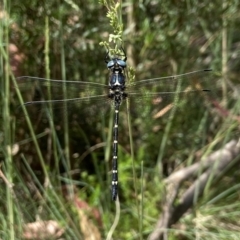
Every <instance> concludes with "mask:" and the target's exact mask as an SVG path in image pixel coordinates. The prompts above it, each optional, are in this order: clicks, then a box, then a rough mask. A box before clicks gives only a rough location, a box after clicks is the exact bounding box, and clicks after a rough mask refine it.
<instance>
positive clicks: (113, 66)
mask: <svg viewBox="0 0 240 240" xmlns="http://www.w3.org/2000/svg"><path fill="white" fill-rule="evenodd" d="M122 51H123V55H118V56H113V57H111V56H110V55H109V52H108V53H107V55H106V56H105V63H106V65H107V68H108V69H109V72H110V74H109V81H108V84H102V83H97V82H85V81H70V80H68V81H63V80H53V79H46V78H39V77H32V76H22V77H18V80H21V81H23V82H24V80H26V81H28V82H29V83H30V84H32V85H33V84H36V85H37V86H38V87H39V89H40V88H43V87H45V88H46V87H47V86H49V84H50V86H51V88H50V89H51V90H50V91H51V96H53V97H55V98H54V99H41V100H34V101H28V102H25V103H24V105H25V106H31V105H43V104H52V105H53V106H55V105H60V106H62V105H63V104H66V105H67V106H68V105H69V104H76V105H78V104H82V103H86V102H88V103H90V105H91V104H93V105H97V106H98V105H99V104H103V103H106V104H108V103H107V102H110V105H111V106H112V107H113V109H114V125H113V148H112V149H113V150H112V182H111V197H112V200H113V201H115V200H116V199H117V197H118V126H119V110H120V106H121V105H122V103H123V102H126V100H129V101H130V102H131V101H136V100H137V104H141V101H142V99H145V98H147V99H150V98H151V99H152V98H157V99H160V100H161V101H163V102H166V103H167V102H172V103H173V102H174V101H175V100H174V99H175V98H176V96H178V98H181V97H186V96H188V95H190V94H191V95H193V96H195V94H199V93H200V94H203V93H209V92H211V89H209V88H208V87H206V86H208V85H209V84H211V83H209V82H208V76H209V74H210V72H211V71H212V70H211V69H203V70H198V71H193V72H188V73H184V74H180V75H173V76H167V77H157V78H151V79H144V80H140V81H134V82H131V83H129V82H127V81H126V68H127V56H126V53H125V52H124V50H122ZM63 84H66V88H67V90H66V91H67V95H68V96H71V97H70V98H67V99H65V98H64V97H63V96H64V94H63V88H62V85H63ZM179 86H181V87H179ZM152 89H154V90H152ZM45 97H46V96H45Z"/></svg>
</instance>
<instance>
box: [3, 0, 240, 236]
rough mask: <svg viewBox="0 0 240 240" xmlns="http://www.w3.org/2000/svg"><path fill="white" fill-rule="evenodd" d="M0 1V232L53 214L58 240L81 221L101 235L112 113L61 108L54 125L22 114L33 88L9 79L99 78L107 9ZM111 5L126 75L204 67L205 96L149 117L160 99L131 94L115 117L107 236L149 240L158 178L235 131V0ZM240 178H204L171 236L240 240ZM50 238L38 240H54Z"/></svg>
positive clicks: (157, 206)
mask: <svg viewBox="0 0 240 240" xmlns="http://www.w3.org/2000/svg"><path fill="white" fill-rule="evenodd" d="M109 2H110V3H109V6H112V7H114V6H116V4H117V1H116V4H115V3H114V2H113V1H109ZM0 7H1V10H0V21H1V24H0V46H1V48H0V49H1V54H0V74H1V78H0V79H1V103H0V104H1V109H2V111H1V117H0V122H1V129H0V142H1V146H0V150H1V152H0V160H1V179H0V184H1V188H0V189H1V190H0V191H1V192H0V195H1V199H0V209H1V215H0V238H1V239H37V238H36V237H35V238H34V236H32V238H31V237H29V238H27V236H26V232H28V231H30V230H29V229H28V228H27V227H26V226H28V225H26V224H27V223H31V222H32V223H34V222H37V221H40V220H46V221H47V220H54V221H56V222H58V224H60V228H61V229H64V233H63V234H62V239H88V238H87V236H86V233H85V230H84V229H85V228H89V229H90V226H92V227H93V229H95V230H91V232H92V234H93V236H94V237H95V238H92V239H105V238H106V236H107V235H108V234H109V229H110V227H111V225H112V223H113V221H114V218H115V203H114V202H112V201H111V193H110V185H111V150H112V142H111V135H112V127H111V126H112V121H113V117H112V114H111V112H108V113H107V114H102V113H105V110H101V109H104V108H97V109H96V108H95V109H94V108H91V106H89V105H88V104H86V106H82V108H79V109H72V111H71V110H70V111H69V113H70V114H64V113H65V112H64V111H62V110H59V109H56V110H53V111H54V121H53V122H49V121H47V120H46V118H44V116H43V115H41V113H40V112H36V111H34V110H33V111H32V112H31V111H29V121H28V120H27V116H26V113H24V111H23V109H22V107H21V106H20V105H21V104H22V102H21V101H22V100H21V97H22V98H23V101H25V102H26V101H29V99H31V97H32V95H33V92H31V91H30V89H29V88H24V84H23V88H20V92H18V88H17V87H16V82H15V80H14V77H19V76H25V75H28V76H36V77H43V78H51V79H67V80H81V81H89V82H99V83H107V81H108V77H109V72H108V69H107V68H106V64H105V62H104V58H105V55H106V49H105V48H104V47H103V46H101V45H100V44H99V43H100V42H102V41H107V42H108V39H109V35H110V34H114V32H113V31H114V29H112V27H111V26H110V20H109V18H108V17H107V12H108V9H107V7H106V6H104V5H103V4H100V3H98V2H97V1H77V0H76V1H72V0H65V1H59V0H58V1H56V0H49V1H35V0H32V1H24V0H23V1H7V0H4V1H3V2H1V3H0ZM118 12H119V14H120V16H121V18H122V19H121V21H122V23H123V35H122V39H123V47H124V49H125V51H126V54H127V57H128V66H129V67H131V68H134V70H135V81H138V80H142V79H147V78H154V77H160V76H168V75H174V74H180V73H184V72H190V71H194V70H199V69H209V68H211V69H213V73H212V74H211V77H210V78H209V83H208V84H209V88H211V89H213V91H212V93H211V94H210V95H209V98H205V97H203V96H193V97H191V98H189V99H188V100H185V101H181V103H180V104H178V106H177V108H172V109H170V110H168V111H167V113H165V114H162V115H161V116H160V117H154V116H156V115H155V114H157V113H159V112H160V111H161V108H160V106H158V105H157V104H154V103H153V102H151V101H150V100H149V101H148V102H147V103H146V102H145V103H142V102H141V100H139V101H140V103H139V104H140V109H138V108H136V109H135V110H134V111H133V112H132V113H131V114H130V119H131V121H130V123H131V124H129V115H128V112H127V111H126V109H125V108H124V107H123V109H122V112H121V113H120V127H119V145H120V146H119V174H120V180H119V181H120V187H119V188H120V189H119V198H120V203H121V211H120V220H119V223H118V226H117V228H116V229H115V232H114V234H113V239H147V237H148V236H149V234H150V233H151V232H152V231H153V229H154V226H155V224H156V222H157V219H158V218H159V215H161V212H162V207H163V205H164V201H166V199H164V198H165V197H166V196H167V194H166V189H165V186H164V179H166V178H168V177H169V176H171V174H172V173H174V172H175V171H177V170H180V169H184V168H186V167H187V166H191V165H192V164H194V163H197V162H199V161H200V160H201V157H202V156H207V155H209V154H210V153H212V152H214V151H217V150H219V149H221V148H222V147H224V145H225V144H226V143H227V142H229V141H230V140H233V139H237V138H238V133H239V126H238V125H239V124H238V123H239V99H238V96H239V78H238V75H239V65H240V63H239V60H240V58H239V49H240V29H239V24H240V21H239V20H240V18H239V12H240V6H239V2H238V1H234V0H230V1H216V0H215V1H211V2H209V1H205V0H204V1H124V2H122V8H120V10H118ZM119 19H120V18H119ZM110 46H111V47H114V43H110ZM22 83H23V82H21V81H17V84H20V85H21V84H22ZM144 105H145V106H144ZM129 129H130V131H129ZM129 136H130V138H131V139H132V140H133V148H132V146H131V144H130V142H131V141H130V140H129V139H130V138H129ZM200 174H201V173H200ZM239 174H240V171H239V165H234V167H233V168H229V171H227V172H226V173H224V175H223V176H222V177H221V178H220V179H219V181H221V184H216V183H212V182H211V181H210V182H209V186H208V188H207V190H206V191H204V194H203V195H202V196H199V197H198V198H197V199H195V202H194V207H193V209H191V210H192V211H190V212H188V214H186V215H184V216H183V217H182V218H181V219H180V221H179V222H178V223H177V224H176V225H174V226H173V228H172V230H171V231H170V232H169V235H168V239H210V238H211V239H239V230H240V225H239V220H238V219H239V217H240V212H239V211H240V207H239V204H238V201H239V186H238V185H239ZM192 182H193V179H188V181H187V182H186V183H185V184H183V185H182V186H181V187H180V188H179V193H180V194H181V193H183V192H184V191H185V190H186V189H187V188H188V187H189V186H190V185H191V183H192ZM12 184H13V185H12ZM230 188H231V189H230ZM227 190H228V191H227ZM213 199H215V200H214V201H213ZM216 199H217V200H216ZM176 204H177V203H176ZM86 212H87V213H86ZM86 216H87V217H86ZM86 219H87V220H86ZM86 226H87V227H86ZM94 226H95V228H94ZM26 229H27V230H26ZM46 232H47V231H46ZM51 237H52V238H49V236H47V237H42V239H57V237H56V235H53V236H51ZM89 239H90V238H89Z"/></svg>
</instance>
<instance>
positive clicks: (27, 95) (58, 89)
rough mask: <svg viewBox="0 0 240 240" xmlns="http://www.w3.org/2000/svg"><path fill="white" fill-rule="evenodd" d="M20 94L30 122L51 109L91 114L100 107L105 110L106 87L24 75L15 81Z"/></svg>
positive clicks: (107, 101) (57, 112)
mask: <svg viewBox="0 0 240 240" xmlns="http://www.w3.org/2000/svg"><path fill="white" fill-rule="evenodd" d="M17 81H18V87H19V89H20V91H21V92H22V96H23V99H24V102H25V103H24V105H25V107H26V108H27V109H28V112H29V113H30V115H31V118H32V119H36V118H39V116H38V115H39V114H40V113H41V114H42V113H43V112H45V113H44V115H45V114H46V113H47V112H48V109H49V108H50V107H51V108H52V109H54V114H58V115H59V113H60V111H61V112H62V113H63V114H71V113H74V112H75V113H76V111H77V112H78V113H81V112H82V111H84V112H89V113H93V112H95V113H96V111H97V110H99V109H98V107H99V106H105V108H106V107H108V106H109V105H110V104H109V102H110V101H109V99H108V85H105V84H100V83H93V82H83V81H63V80H52V79H45V78H38V77H30V76H23V77H19V78H17Z"/></svg>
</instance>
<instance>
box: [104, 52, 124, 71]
mask: <svg viewBox="0 0 240 240" xmlns="http://www.w3.org/2000/svg"><path fill="white" fill-rule="evenodd" d="M122 51H123V53H124V55H122V57H123V59H121V58H119V57H113V58H111V57H110V56H109V52H107V55H106V57H105V62H106V63H107V68H108V69H110V70H111V71H112V72H119V71H120V72H121V71H122V70H123V69H124V68H126V66H127V63H126V61H127V57H126V53H125V51H124V50H123V48H122Z"/></svg>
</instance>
